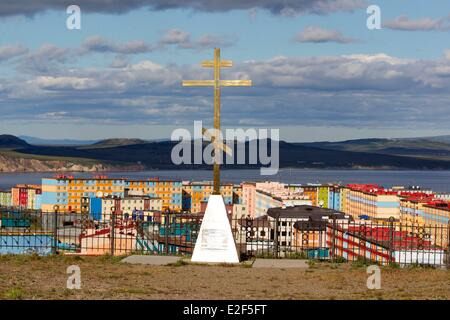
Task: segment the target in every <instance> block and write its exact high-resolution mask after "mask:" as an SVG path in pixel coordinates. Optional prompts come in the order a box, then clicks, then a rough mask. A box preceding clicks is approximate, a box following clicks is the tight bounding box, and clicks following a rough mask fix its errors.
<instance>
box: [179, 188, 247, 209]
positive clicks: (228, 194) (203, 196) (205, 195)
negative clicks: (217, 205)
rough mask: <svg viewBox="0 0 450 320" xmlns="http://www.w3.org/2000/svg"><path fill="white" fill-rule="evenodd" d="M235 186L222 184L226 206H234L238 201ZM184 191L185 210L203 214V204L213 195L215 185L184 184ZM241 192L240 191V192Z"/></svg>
mask: <svg viewBox="0 0 450 320" xmlns="http://www.w3.org/2000/svg"><path fill="white" fill-rule="evenodd" d="M235 189H236V188H235V186H234V185H233V184H222V185H221V187H220V193H221V194H222V197H223V199H224V202H225V205H232V204H233V203H234V201H235V200H236V193H235ZM182 190H183V200H182V201H183V206H182V207H183V210H185V211H189V212H191V213H199V212H201V203H202V202H207V201H208V199H209V196H210V195H211V194H212V193H213V184H212V183H210V182H192V183H184V184H183V186H182ZM238 192H239V191H238Z"/></svg>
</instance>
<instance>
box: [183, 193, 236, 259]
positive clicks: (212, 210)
mask: <svg viewBox="0 0 450 320" xmlns="http://www.w3.org/2000/svg"><path fill="white" fill-rule="evenodd" d="M191 261H192V262H210V263H220V262H223V263H239V257H238V254H237V251H236V243H235V242H234V238H233V233H232V232H231V225H230V221H229V220H228V215H227V210H226V208H225V203H224V201H223V198H222V196H221V195H211V196H210V197H209V200H208V205H207V207H206V212H205V216H204V217H203V222H202V225H201V227H200V232H199V234H198V237H197V242H196V243H195V248H194V253H193V255H192V259H191Z"/></svg>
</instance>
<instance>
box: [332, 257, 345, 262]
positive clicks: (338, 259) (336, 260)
mask: <svg viewBox="0 0 450 320" xmlns="http://www.w3.org/2000/svg"><path fill="white" fill-rule="evenodd" d="M333 262H334V263H345V262H347V260H345V259H344V258H342V257H334V259H333Z"/></svg>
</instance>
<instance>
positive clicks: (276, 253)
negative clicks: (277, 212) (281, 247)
mask: <svg viewBox="0 0 450 320" xmlns="http://www.w3.org/2000/svg"><path fill="white" fill-rule="evenodd" d="M279 222H280V221H279V217H276V219H275V232H274V236H273V238H274V250H275V258H276V259H278V226H279Z"/></svg>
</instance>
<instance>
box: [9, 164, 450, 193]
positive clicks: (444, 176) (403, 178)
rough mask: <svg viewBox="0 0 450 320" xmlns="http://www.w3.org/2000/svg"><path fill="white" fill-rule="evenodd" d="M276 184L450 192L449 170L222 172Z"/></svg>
mask: <svg viewBox="0 0 450 320" xmlns="http://www.w3.org/2000/svg"><path fill="white" fill-rule="evenodd" d="M66 174H68V175H73V176H75V177H80V178H90V177H92V176H94V175H98V174H99V173H95V174H93V173H79V172H77V173H66ZM102 175H107V176H108V177H111V178H121V177H123V178H129V179H148V178H160V179H169V180H183V181H204V180H212V172H211V171H210V170H153V171H142V172H108V173H102ZM54 176H55V173H34V172H33V173H0V189H2V190H4V189H9V188H11V187H12V186H14V185H16V184H23V183H25V184H40V183H41V179H42V178H51V177H54ZM243 181H279V182H284V183H301V184H307V183H341V184H348V183H374V184H379V185H381V186H384V187H392V186H399V185H403V186H420V187H422V188H424V189H433V190H434V191H439V192H450V171H426V170H421V171H419V170H417V171H414V170H314V169H280V171H279V172H278V174H277V175H273V176H261V175H260V171H259V170H223V171H222V182H229V183H240V182H243Z"/></svg>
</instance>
